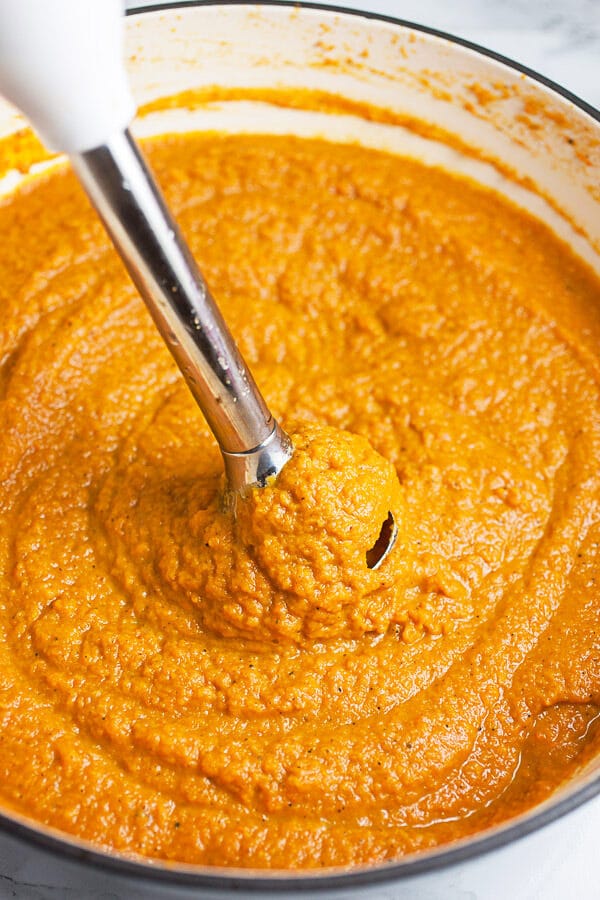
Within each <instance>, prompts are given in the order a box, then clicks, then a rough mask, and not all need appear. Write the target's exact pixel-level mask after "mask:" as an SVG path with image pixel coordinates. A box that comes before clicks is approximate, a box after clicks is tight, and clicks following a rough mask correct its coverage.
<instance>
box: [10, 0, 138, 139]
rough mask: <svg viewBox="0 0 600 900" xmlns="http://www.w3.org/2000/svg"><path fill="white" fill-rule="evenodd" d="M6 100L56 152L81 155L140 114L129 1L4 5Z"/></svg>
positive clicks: (14, 1)
mask: <svg viewBox="0 0 600 900" xmlns="http://www.w3.org/2000/svg"><path fill="white" fill-rule="evenodd" d="M0 94H3V95H4V96H5V97H6V98H7V100H9V101H10V102H11V103H13V104H14V105H15V106H16V107H18V108H19V109H20V110H22V111H23V112H24V113H25V115H26V116H27V118H28V119H29V120H30V121H31V123H32V124H33V126H34V128H35V130H36V131H37V132H38V134H39V135H40V137H41V138H42V140H43V142H44V143H45V144H46V146H47V147H49V148H50V149H52V150H59V151H62V152H64V153H69V154H73V153H82V152H84V151H86V150H91V149H92V148H94V147H99V146H100V145H101V144H104V143H105V142H106V140H107V139H108V138H109V137H110V136H111V135H113V134H115V133H118V132H122V131H124V130H125V128H126V127H127V126H128V125H129V123H130V122H131V120H132V119H133V117H134V115H135V103H134V101H133V97H132V94H131V91H130V89H129V84H128V80H127V75H126V72H125V67H124V64H123V0H0Z"/></svg>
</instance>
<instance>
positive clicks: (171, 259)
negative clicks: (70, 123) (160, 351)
mask: <svg viewBox="0 0 600 900" xmlns="http://www.w3.org/2000/svg"><path fill="white" fill-rule="evenodd" d="M71 163H72V165H73V168H74V169H75V172H76V174H77V176H78V178H79V180H80V181H81V183H82V185H83V187H84V188H85V190H86V192H87V194H88V195H89V197H90V199H91V201H92V203H93V204H94V206H95V208H96V210H97V212H98V213H99V215H100V217H101V218H102V220H103V222H104V225H105V227H106V229H107V231H108V233H109V234H110V236H111V238H112V241H113V243H114V245H115V247H116V248H117V250H118V252H119V254H120V255H121V257H122V259H123V261H124V263H125V265H126V267H127V269H128V271H129V274H130V275H131V278H132V279H133V281H134V283H135V285H136V287H137V289H138V291H139V292H140V294H141V296H142V298H143V299H144V301H145V303H146V305H147V307H148V309H149V310H150V313H151V315H152V317H153V319H154V321H155V323H156V325H157V327H158V330H159V331H160V333H161V335H162V337H163V339H164V341H165V343H166V344H167V346H168V348H169V350H170V351H171V353H172V355H173V357H174V358H175V361H176V362H177V365H178V366H179V368H180V369H181V372H182V373H183V376H184V378H185V380H186V381H187V384H188V386H189V388H190V390H191V392H192V394H193V395H194V397H195V399H196V401H197V403H198V405H199V406H200V409H201V410H202V412H203V413H204V416H205V417H206V420H207V422H208V424H209V425H210V427H211V429H212V431H213V433H214V435H215V437H216V439H217V442H218V444H219V446H220V448H221V452H222V454H223V459H224V463H225V470H226V473H227V478H228V481H229V486H230V488H231V489H232V490H234V491H240V490H243V489H244V488H245V487H247V486H249V485H259V486H264V485H265V483H266V481H267V479H269V478H270V477H271V476H274V475H277V473H278V472H279V471H280V470H281V469H282V468H283V466H284V465H285V463H286V462H287V461H288V459H289V458H290V456H291V454H292V444H291V441H290V439H289V437H288V436H287V435H286V434H285V432H284V431H283V430H282V429H281V428H280V427H279V426H278V424H277V423H276V422H275V420H274V419H273V416H272V415H271V413H270V412H269V409H268V407H267V405H266V403H265V401H264V399H263V397H262V394H261V393H260V391H259V389H258V387H257V385H256V383H255V381H254V379H253V377H252V374H251V372H250V370H249V369H248V367H247V366H246V364H245V362H244V360H243V359H242V356H241V354H240V352H239V350H238V348H237V347H236V344H235V341H234V340H233V338H232V336H231V334H230V332H229V329H228V328H227V325H226V324H225V321H224V319H223V317H222V315H221V313H220V311H219V309H218V307H217V305H216V304H215V302H214V300H213V298H212V297H211V295H210V292H209V290H208V287H207V285H206V283H205V281H204V279H203V277H202V275H201V274H200V272H199V271H198V268H197V266H196V264H195V262H194V260H193V258H192V255H191V253H190V251H189V249H188V247H187V244H186V243H185V241H184V239H183V237H182V235H181V234H180V232H179V229H178V227H177V225H176V223H175V222H174V220H173V219H172V217H171V215H170V213H169V210H168V209H167V206H166V203H165V201H164V199H163V197H162V195H161V193H160V191H159V189H158V187H157V185H156V183H155V181H154V178H153V176H152V174H151V173H150V171H149V170H148V167H147V166H146V163H145V162H144V159H143V157H142V155H141V153H140V151H139V149H138V147H137V145H136V143H135V141H134V140H133V138H132V137H131V135H130V133H129V131H125V132H121V133H119V134H117V135H116V136H115V137H114V138H112V139H110V140H109V141H107V142H106V143H105V144H103V145H102V146H101V147H97V148H95V149H93V150H89V151H86V152H83V153H78V154H73V155H72V156H71Z"/></svg>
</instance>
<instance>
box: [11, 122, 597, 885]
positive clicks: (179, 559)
mask: <svg viewBox="0 0 600 900" xmlns="http://www.w3.org/2000/svg"><path fill="white" fill-rule="evenodd" d="M148 152H149V154H150V156H151V159H152V162H153V164H154V166H155V168H156V170H157V172H158V175H159V177H160V179H161V181H162V183H163V185H164V188H165V190H166V194H167V197H168V199H169V201H170V203H171V204H172V206H173V209H174V210H175V213H176V215H177V216H178V217H179V219H180V221H181V223H182V227H183V230H184V232H185V234H186V236H187V237H188V239H189V241H190V242H191V246H192V249H193V251H194V253H195V255H196V257H197V258H198V260H199V261H200V263H201V266H202V268H203V271H204V274H205V275H206V277H207V280H208V282H209V284H210V285H211V287H212V290H213V292H214V294H215V296H216V297H217V298H218V300H219V302H220V305H221V307H222V309H223V312H224V314H225V316H226V318H227V320H228V322H229V324H230V326H231V328H232V331H233V333H234V334H235V336H236V337H237V339H238V341H239V344H240V346H241V349H242V351H243V353H244V355H245V357H246V359H247V361H248V363H249V364H250V366H251V367H252V369H253V372H254V374H255V376H256V379H257V381H258V383H259V384H260V385H261V387H262V389H263V392H264V394H265V396H266V399H267V401H268V403H269V404H270V406H271V407H272V409H273V412H274V414H275V415H276V416H277V417H278V418H279V420H280V421H281V422H282V424H283V425H284V427H285V428H286V429H287V430H288V431H289V432H290V433H291V435H292V437H293V440H294V444H295V448H296V452H295V455H294V457H293V459H292V460H291V462H290V463H289V464H288V465H287V466H286V467H285V468H284V470H283V472H282V473H281V475H280V477H279V478H278V479H277V480H276V482H275V483H274V484H271V485H269V486H268V487H266V488H265V489H264V490H260V491H259V490H256V491H253V492H251V493H250V495H249V496H248V497H246V498H245V499H243V500H241V501H238V504H237V508H236V510H235V515H234V514H233V512H232V510H231V509H229V508H226V507H225V506H224V505H223V504H222V502H221V492H222V490H223V475H222V461H221V458H220V454H219V451H218V449H217V447H216V444H215V441H214V439H213V438H212V436H211V434H210V433H209V431H208V428H207V426H206V424H205V422H204V420H203V418H202V415H201V414H200V412H199V411H198V409H197V408H196V407H195V405H194V402H193V401H192V399H191V397H190V395H189V393H188V391H187V389H186V387H185V385H184V383H183V381H182V378H181V377H180V375H179V373H178V371H177V370H176V368H175V366H174V363H173V362H172V360H171V358H170V356H169V354H168V352H167V351H166V349H165V348H164V346H163V345H162V344H161V341H160V339H159V337H158V336H157V334H156V333H155V330H154V327H153V325H152V323H151V320H150V318H149V315H148V313H147V312H146V310H145V307H144V306H143V304H142V302H141V300H140V299H139V298H138V296H137V295H136V293H135V290H134V289H133V287H132V285H131V284H130V282H129V281H128V279H127V277H126V275H125V272H124V270H123V268H122V266H121V263H120V262H119V261H118V259H117V257H116V255H115V253H114V252H113V250H112V249H111V248H110V246H109V243H108V240H107V238H106V237H105V235H104V233H103V231H102V229H101V227H100V225H99V224H98V222H97V221H96V219H95V217H94V215H93V213H92V211H91V209H90V208H89V206H88V205H87V202H86V201H85V199H84V197H83V194H82V192H81V191H80V189H79V187H78V186H77V185H76V183H75V180H74V179H73V177H72V176H71V175H70V174H68V173H66V172H64V171H56V172H54V173H49V174H47V175H45V176H43V177H39V178H37V179H36V180H32V181H30V182H28V183H27V184H26V185H25V186H24V187H23V188H22V189H21V190H20V191H19V192H17V193H16V194H14V195H12V196H11V197H9V198H8V199H6V200H5V201H3V204H2V206H1V207H0V234H1V235H2V252H1V256H0V295H1V297H0V300H1V303H0V310H1V312H0V361H1V366H0V723H1V730H0V800H1V803H2V805H3V806H4V807H5V808H8V809H12V810H17V811H19V812H20V813H23V814H26V815H27V816H31V817H32V818H34V819H35V820H38V821H40V822H43V823H47V824H50V825H52V826H54V827H56V828H59V829H62V830H64V831H66V832H69V833H71V834H74V835H78V836H80V837H83V838H86V839H89V840H91V841H94V842H96V843H98V844H100V845H103V846H104V847H108V848H112V849H116V850H118V851H121V852H125V853H130V854H143V855H148V856H153V857H160V858H164V859H168V860H184V861H187V862H193V863H203V864H215V865H235V866H259V867H278V868H290V867H318V866H329V865H352V864H357V865H358V864H364V863H372V862H377V861H382V860H389V859H393V858H397V857H399V856H402V855H403V854H406V853H410V852H413V851H418V850H422V849H425V848H428V847H432V846H434V845H438V844H441V843H445V842H448V841H451V840H454V839H456V838H460V837H463V836H466V835H468V834H470V833H472V832H474V831H477V830H480V829H483V828H485V827H487V826H489V825H491V824H493V823H497V822H499V821H501V820H504V819H506V818H508V817H510V816H512V815H514V814H516V813H518V812H520V811H522V810H524V809H525V808H527V807H529V806H531V805H533V804H535V803H536V802H538V801H540V800H542V799H544V798H545V797H546V796H548V794H549V793H550V792H552V791H553V790H554V789H556V788H557V786H558V785H559V784H560V783H561V782H563V781H564V780H565V779H566V778H568V777H569V776H570V775H572V774H573V773H574V772H575V771H576V770H577V768H578V767H580V766H581V765H582V763H583V762H584V761H586V760H587V759H589V758H590V757H591V755H592V754H593V753H594V752H595V751H596V749H597V748H598V746H599V745H600V728H599V727H598V722H599V719H598V714H599V712H600V633H599V628H600V626H599V622H600V615H599V612H600V394H599V385H598V362H597V348H598V346H600V286H599V284H598V282H597V281H596V280H595V279H594V277H593V276H592V274H591V273H590V272H589V271H588V270H587V269H586V268H585V266H584V265H583V264H582V263H581V262H579V261H577V260H576V258H575V257H574V256H572V255H571V254H570V252H569V250H568V249H567V248H566V246H563V245H562V244H561V243H560V242H559V241H558V240H557V239H555V238H554V237H553V236H552V235H551V234H550V232H549V231H547V230H546V229H545V228H544V227H543V226H542V225H540V224H538V223H536V222H535V221H534V220H533V219H531V218H530V217H529V216H528V215H527V214H525V213H523V212H521V211H519V210H517V209H516V208H514V207H512V206H511V205H510V204H509V203H508V202H507V201H505V200H503V199H502V198H500V197H499V196H497V195H495V194H493V193H492V192H490V191H487V190H485V189H483V188H480V187H478V186H476V185H475V184H474V183H470V182H468V181H467V180H463V179H459V178H457V177H454V176H451V175H450V174H448V173H444V172H442V171H438V170H435V169H431V168H425V167H424V166H422V165H420V164H418V163H416V162H411V161H407V160H404V159H401V158H398V157H394V156H392V155H386V154H384V153H380V152H376V151H374V150H367V149H361V148H359V147H356V146H341V145H340V146H337V145H334V144H328V143H326V142H321V141H316V140H315V141H309V140H299V139H293V138H286V137H257V136H230V137H226V136H218V135H204V136H203V135H187V136H177V137H175V136H174V137H169V138H164V139H160V140H157V141H155V142H154V143H153V144H151V145H150V146H149V147H148ZM388 512H392V514H393V516H394V519H395V521H396V523H397V525H398V539H397V541H396V543H395V546H394V548H393V550H392V551H391V553H390V554H389V555H388V556H387V558H386V559H385V560H384V561H383V563H382V565H381V567H379V568H377V569H370V568H369V567H368V566H367V562H366V554H367V551H368V550H369V549H370V548H371V547H372V546H373V544H374V543H375V542H376V540H377V536H378V534H379V530H380V528H381V524H382V522H383V521H384V520H385V519H386V517H387V515H388Z"/></svg>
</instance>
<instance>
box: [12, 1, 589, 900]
mask: <svg viewBox="0 0 600 900" xmlns="http://www.w3.org/2000/svg"><path fill="white" fill-rule="evenodd" d="M243 5H252V6H264V7H292V8H300V9H313V10H319V11H322V12H331V13H335V14H341V15H349V16H356V17H359V18H363V19H371V20H375V21H380V22H387V23H389V24H391V25H395V26H401V27H405V28H410V29H412V30H414V31H417V32H421V33H424V34H428V35H431V36H433V37H438V38H442V39H443V40H445V41H448V42H450V43H452V44H457V45H459V46H461V47H465V48H467V49H469V50H473V51H475V52H476V53H479V54H481V55H482V56H486V57H488V58H490V59H493V60H495V61H496V62H499V63H501V64H503V65H505V66H507V67H508V68H511V69H514V70H516V71H518V72H521V73H523V74H524V75H527V76H528V77H529V78H531V79H532V80H533V81H536V82H538V83H539V84H542V85H543V86H544V87H546V88H549V89H550V90H552V91H553V92H554V93H556V94H558V95H560V96H561V97H563V98H564V99H565V100H568V101H569V102H570V103H572V104H573V105H574V106H576V107H578V108H579V109H580V110H582V111H583V112H584V113H586V114H587V115H589V116H590V117H591V118H593V119H595V120H596V122H598V123H600V110H598V109H596V108H595V107H594V106H592V105H591V104H590V103H588V102H587V101H585V100H582V99H581V98H580V97H578V96H577V95H575V94H574V93H572V92H571V91H569V90H567V89H566V88H564V87H562V86H561V85H559V84H557V83H556V82H555V81H553V80H552V79H550V78H547V77H546V76H545V75H542V74H540V73H539V72H536V71H535V70H533V69H530V68H529V67H528V66H524V65H522V64H521V63H518V62H515V61H514V60H512V59H510V58H509V57H506V56H504V55H503V54H502V53H498V52H496V51H494V50H489V49H487V48H486V47H482V46H481V45H479V44H476V43H474V42H473V41H469V40H466V39H465V38H461V37H457V36H456V35H453V34H450V33H448V32H446V31H442V30H439V29H436V28H430V27H429V26H427V25H420V24H417V23H415V22H411V21H408V20H406V19H400V18H397V17H394V16H388V15H384V14H382V13H376V12H370V11H365V10H358V9H348V8H346V7H344V6H336V5H330V4H327V3H318V2H304V0H295V2H291V0H252V3H251V4H250V2H249V0H170V2H169V0H166V2H162V3H157V4H155V5H151V6H150V5H140V6H135V7H130V8H129V9H127V10H126V13H125V14H126V15H127V16H134V15H136V16H137V15H143V14H144V13H152V12H160V11H163V12H164V11H167V10H173V9H183V8H186V7H192V8H194V7H203V6H205V7H210V6H243ZM598 795H600V772H599V773H598V774H597V775H596V776H595V777H594V778H592V780H590V781H589V782H587V783H584V784H583V785H582V786H581V787H579V788H578V789H576V790H574V791H573V792H572V793H569V794H567V795H566V796H564V797H562V798H561V799H560V800H558V801H557V802H556V803H552V800H551V799H550V800H547V801H545V802H544V803H543V804H542V806H541V807H540V808H539V809H538V810H537V811H535V809H536V808H535V807H534V808H533V810H534V811H533V812H529V811H528V812H526V813H524V814H522V816H520V817H517V818H515V819H512V820H508V822H506V823H502V824H500V825H499V826H496V827H494V828H493V829H492V830H491V831H489V830H488V831H487V832H482V833H480V834H475V835H474V836H472V837H468V838H463V839H461V840H460V841H457V842H455V843H453V844H450V845H443V846H442V847H441V848H437V849H436V850H434V851H432V852H431V853H427V852H426V851H423V852H421V853H416V854H414V855H411V856H410V857H404V858H400V859H399V860H395V861H393V862H389V863H382V864H377V865H374V866H369V867H361V868H353V869H342V870H340V869H314V870H306V869H304V870H297V871H298V874H294V870H289V871H287V870H266V869H249V868H244V869H236V868H232V867H227V868H226V867H216V866H214V867H210V866H206V867H201V866H193V865H189V864H184V863H180V864H172V863H167V862H165V861H163V860H153V859H144V858H142V857H139V858H132V857H128V856H123V855H119V854H116V853H110V852H108V851H103V850H101V849H99V848H98V847H96V846H95V845H93V844H91V843H88V842H86V841H83V840H77V839H76V838H75V837H73V836H71V835H68V834H66V833H65V834H64V835H63V833H62V832H60V831H58V830H55V829H51V828H48V827H46V826H44V825H41V824H40V825H39V826H35V825H34V824H29V822H30V821H31V820H28V819H26V818H25V817H21V816H20V815H15V817H14V818H13V817H11V816H10V815H8V814H7V813H5V812H2V811H0V832H5V833H7V834H8V835H9V836H10V837H12V838H16V839H18V840H21V841H23V842H25V843H27V844H33V845H34V846H38V847H40V848H41V849H43V850H46V851H48V852H50V853H51V854H52V855H54V856H57V857H59V858H61V859H62V860H63V861H64V859H65V856H66V857H68V859H69V860H71V861H73V862H75V863H77V862H79V863H84V864H86V865H90V866H93V867H95V868H99V869H104V870H105V869H107V868H108V869H110V870H112V871H113V872H114V873H115V874H118V875H121V876H124V877H127V876H134V877H136V879H137V880H139V881H140V882H142V881H144V880H146V881H149V882H152V883H154V884H159V883H163V884H169V885H170V886H172V887H175V886H181V887H185V886H186V885H187V886H189V887H197V888H201V887H205V888H212V889H217V890H218V889H221V890H236V889H238V890H239V889H240V888H243V889H244V890H245V891H246V892H252V893H254V892H255V891H256V892H265V891H266V892H269V893H271V894H273V893H276V892H289V891H292V890H293V891H297V892H304V891H311V890H316V889H318V890H328V889H330V890H333V889H338V890H339V889H340V888H347V889H351V888H355V887H359V886H361V885H362V886H367V885H369V886H370V885H376V884H381V883H385V882H392V881H404V880H406V879H408V878H412V877H414V876H417V875H421V874H425V873H432V872H438V871H440V870H441V869H445V868H448V867H450V866H452V865H456V864H458V863H461V862H465V861H467V860H470V859H473V858H475V857H479V856H482V855H485V854H487V853H490V852H491V851H493V850H498V849H500V848H502V847H504V846H506V845H507V844H510V843H513V842H514V841H517V840H519V839H521V838H523V837H525V836H526V835H528V834H531V833H532V832H534V831H538V830H539V829H541V828H543V827H544V826H546V825H549V824H550V823H551V822H554V821H556V820H557V819H559V818H562V817H563V816H565V815H566V814H567V813H569V812H572V811H573V810H575V809H577V808H578V807H580V806H582V805H583V804H585V803H586V802H587V801H588V800H591V799H592V798H593V797H596V796H598Z"/></svg>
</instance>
